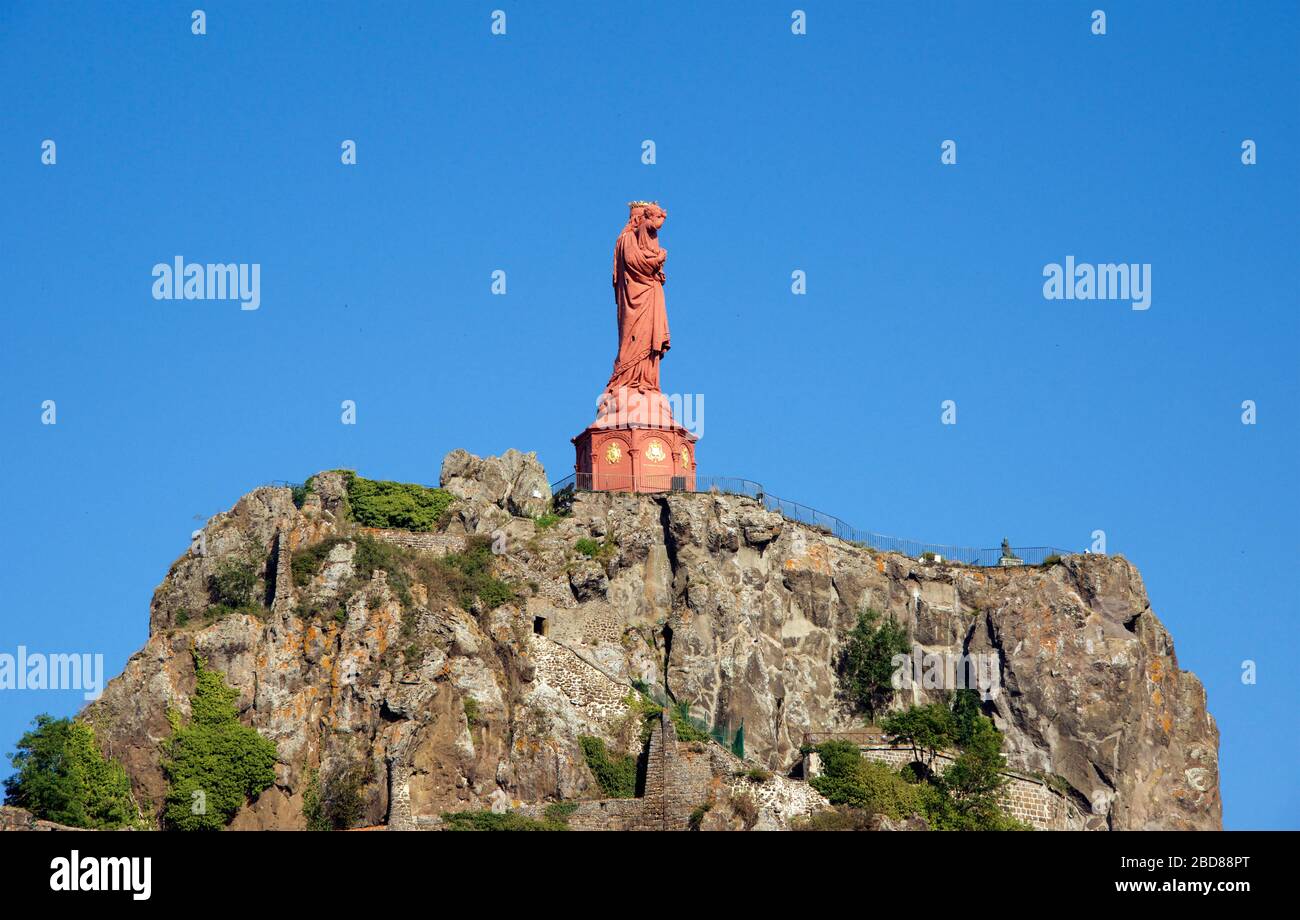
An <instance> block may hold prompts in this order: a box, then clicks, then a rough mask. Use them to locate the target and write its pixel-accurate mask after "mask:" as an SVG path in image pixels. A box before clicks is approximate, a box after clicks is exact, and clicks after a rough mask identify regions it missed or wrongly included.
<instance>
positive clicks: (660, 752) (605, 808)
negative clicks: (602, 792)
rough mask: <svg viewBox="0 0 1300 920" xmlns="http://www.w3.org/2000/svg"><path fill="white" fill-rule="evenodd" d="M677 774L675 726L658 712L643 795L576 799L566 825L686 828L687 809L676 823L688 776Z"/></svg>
mask: <svg viewBox="0 0 1300 920" xmlns="http://www.w3.org/2000/svg"><path fill="white" fill-rule="evenodd" d="M678 773H679V758H678V750H677V729H676V728H675V727H674V726H673V723H672V720H671V719H669V718H668V716H667V714H666V713H661V714H660V716H659V724H658V725H656V726H655V727H654V731H653V732H652V733H651V735H650V749H649V751H648V753H647V755H646V772H645V794H644V795H643V796H641V797H640V798H635V799H596V800H594V801H590V802H579V803H578V807H577V809H576V810H575V811H574V812H573V814H571V815H570V816H569V827H570V828H571V829H573V830H575V831H666V830H686V818H689V817H690V811H687V813H686V818H683V819H682V820H681V822H680V826H678V825H677V824H676V819H677V817H678V814H679V812H680V808H681V805H680V803H681V801H682V800H683V796H684V795H685V792H684V788H683V787H684V783H683V780H684V779H687V777H681V776H679V775H678ZM670 790H671V794H669V791H670ZM701 801H702V799H701ZM669 802H671V803H672V809H671V812H669V811H668V810H667V809H666V805H667V803H669ZM696 804H698V803H696ZM694 807H695V805H692V806H691V808H692V809H693V808H694ZM670 821H671V822H673V823H670Z"/></svg>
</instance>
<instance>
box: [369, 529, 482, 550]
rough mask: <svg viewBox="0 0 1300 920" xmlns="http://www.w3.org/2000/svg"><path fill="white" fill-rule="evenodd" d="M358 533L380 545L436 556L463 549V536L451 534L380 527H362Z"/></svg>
mask: <svg viewBox="0 0 1300 920" xmlns="http://www.w3.org/2000/svg"><path fill="white" fill-rule="evenodd" d="M360 532H361V533H363V534H365V535H366V536H368V537H372V538H374V539H376V540H378V541H379V542H380V543H389V544H392V545H393V546H405V547H406V548H408V549H416V550H423V551H424V552H430V553H434V554H435V555H438V556H445V555H447V554H448V553H458V552H460V551H461V550H463V549H464V548H465V536H464V535H463V534H451V533H417V532H416V531H413V530H386V529H384V528H382V527H362V528H360Z"/></svg>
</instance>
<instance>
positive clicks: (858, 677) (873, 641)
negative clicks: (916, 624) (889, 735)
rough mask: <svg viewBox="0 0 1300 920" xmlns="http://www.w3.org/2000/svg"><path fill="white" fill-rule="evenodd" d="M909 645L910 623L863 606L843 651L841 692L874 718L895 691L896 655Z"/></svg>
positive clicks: (905, 652)
mask: <svg viewBox="0 0 1300 920" xmlns="http://www.w3.org/2000/svg"><path fill="white" fill-rule="evenodd" d="M910 649H911V640H910V639H909V638H908V635H907V627H905V626H903V625H901V624H899V623H898V622H897V621H895V620H894V618H893V617H884V618H882V617H881V615H880V614H879V613H878V612H877V611H875V610H871V609H867V610H863V611H862V612H861V613H859V614H858V623H857V625H856V626H855V627H854V628H853V631H852V632H850V633H849V636H848V641H847V642H846V643H845V646H844V649H843V651H842V652H841V653H840V661H839V682H840V692H841V693H842V694H843V695H844V696H845V697H846V698H847V699H848V700H849V701H850V702H852V703H853V705H855V706H856V707H857V708H858V709H861V710H864V711H865V712H867V713H868V714H870V716H871V717H872V718H873V719H874V718H875V715H876V711H877V710H878V709H879V708H880V707H881V706H883V705H884V704H885V703H886V702H888V700H889V698H890V696H891V695H892V694H893V692H894V685H893V675H894V671H895V664H894V658H895V656H897V655H906V654H907V653H908V651H909V650H910Z"/></svg>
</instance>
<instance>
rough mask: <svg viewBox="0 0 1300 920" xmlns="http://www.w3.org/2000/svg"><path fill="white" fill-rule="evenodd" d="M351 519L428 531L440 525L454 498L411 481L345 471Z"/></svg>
mask: <svg viewBox="0 0 1300 920" xmlns="http://www.w3.org/2000/svg"><path fill="white" fill-rule="evenodd" d="M344 479H345V481H346V483H347V489H348V507H349V509H350V510H351V513H352V519H353V520H354V521H356V522H357V523H358V524H362V525H364V526H366V527H386V528H394V529H398V530H417V531H429V530H434V529H436V528H437V526H438V522H439V521H441V520H442V516H443V514H444V513H445V512H446V510H447V508H448V506H449V505H451V503H452V502H453V501H454V500H455V496H454V495H452V494H451V493H450V492H448V491H446V490H445V489H431V488H429V487H428V486H421V485H416V484H414V483H409V482H391V481H389V480H384V479H362V478H361V477H360V476H358V475H356V474H355V473H353V472H350V471H344Z"/></svg>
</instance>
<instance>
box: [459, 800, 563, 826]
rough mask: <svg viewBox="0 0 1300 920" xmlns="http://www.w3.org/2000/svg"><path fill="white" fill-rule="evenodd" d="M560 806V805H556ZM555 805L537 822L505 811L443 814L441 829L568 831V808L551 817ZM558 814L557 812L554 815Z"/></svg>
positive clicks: (549, 807) (534, 819) (548, 808)
mask: <svg viewBox="0 0 1300 920" xmlns="http://www.w3.org/2000/svg"><path fill="white" fill-rule="evenodd" d="M556 804H562V803H556ZM553 808H555V805H550V806H547V809H546V812H547V816H546V817H545V818H544V819H543V820H541V821H539V820H537V819H536V818H530V817H528V816H527V815H521V814H518V813H517V812H513V811H507V812H504V813H503V814H499V815H498V814H493V813H492V812H490V811H454V812H443V814H442V827H443V830H448V831H565V830H568V829H569V827H568V816H569V814H571V813H572V811H573V809H572V808H569V810H568V811H567V812H564V813H563V816H562V817H559V816H557V817H551V814H552V809H553ZM556 814H557V815H558V814H559V813H558V812H557V813H556Z"/></svg>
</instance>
